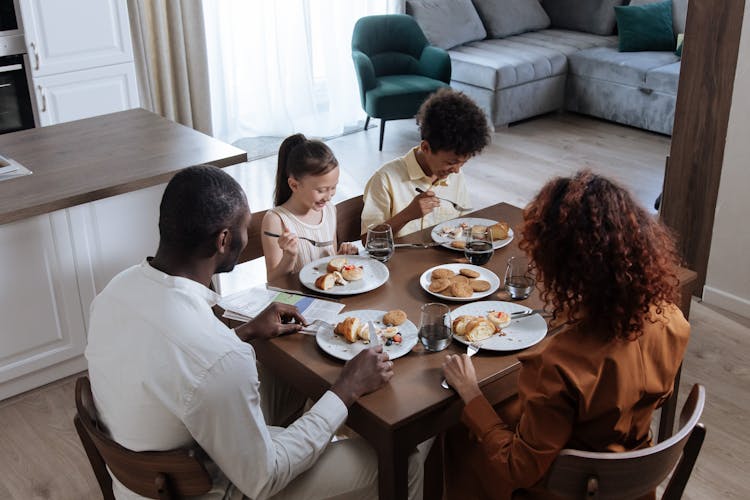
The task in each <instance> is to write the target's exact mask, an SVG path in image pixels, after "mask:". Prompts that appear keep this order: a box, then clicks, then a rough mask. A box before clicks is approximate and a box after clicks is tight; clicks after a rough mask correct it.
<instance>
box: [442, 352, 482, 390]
mask: <svg viewBox="0 0 750 500" xmlns="http://www.w3.org/2000/svg"><path fill="white" fill-rule="evenodd" d="M478 352H479V343H478V342H472V343H471V344H469V345H467V346H466V355H467V356H468V357H472V356H473V355H475V354H476V353H478ZM440 385H442V386H443V389H450V388H451V386H449V385H448V381H447V380H445V379H443V381H442V382H440Z"/></svg>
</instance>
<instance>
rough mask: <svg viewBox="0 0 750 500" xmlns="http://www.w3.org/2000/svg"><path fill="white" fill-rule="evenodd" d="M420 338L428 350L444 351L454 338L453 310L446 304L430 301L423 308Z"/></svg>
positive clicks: (420, 320)
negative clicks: (452, 332)
mask: <svg viewBox="0 0 750 500" xmlns="http://www.w3.org/2000/svg"><path fill="white" fill-rule="evenodd" d="M420 311H421V316H420V319H419V340H420V342H422V345H423V346H424V348H425V349H427V350H428V351H442V350H443V349H445V348H446V347H448V346H449V345H450V343H451V339H452V338H453V336H452V334H451V326H450V325H451V310H450V308H449V307H448V306H446V305H445V304H439V303H437V302H430V303H428V304H425V305H423V306H422V308H421V310H420Z"/></svg>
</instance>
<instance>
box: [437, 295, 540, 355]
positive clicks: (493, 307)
mask: <svg viewBox="0 0 750 500" xmlns="http://www.w3.org/2000/svg"><path fill="white" fill-rule="evenodd" d="M528 310H529V308H528V307H526V306H522V305H521V304H516V303H513V302H501V301H498V300H486V301H483V302H473V303H471V304H466V305H463V306H461V307H457V308H455V309H454V310H452V311H451V320H454V319H456V318H457V317H459V316H461V315H464V314H468V315H470V316H485V315H486V314H487V313H488V312H489V311H504V312H507V313H508V314H510V313H514V312H520V311H528ZM502 333H504V334H505V335H499V334H495V335H493V336H492V337H490V338H488V339H485V340H481V341H480V342H479V346H480V348H481V349H487V350H488V351H517V350H519V349H526V348H527V347H531V346H533V345H535V344H538V343H539V342H541V341H542V339H543V338H544V337H545V336H546V335H547V322H546V321H544V318H542V317H541V316H539V315H538V314H534V315H532V316H526V317H524V318H519V319H514V320H511V322H510V325H508V326H507V327H505V328H503V330H502ZM453 338H454V339H456V340H457V341H459V342H461V343H462V344H469V342H468V341H467V340H466V337H464V336H463V335H456V334H455V333H454V334H453Z"/></svg>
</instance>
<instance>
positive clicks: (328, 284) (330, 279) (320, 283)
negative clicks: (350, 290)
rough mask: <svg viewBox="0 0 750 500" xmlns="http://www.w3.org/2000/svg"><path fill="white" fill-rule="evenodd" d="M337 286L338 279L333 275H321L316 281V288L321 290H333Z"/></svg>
mask: <svg viewBox="0 0 750 500" xmlns="http://www.w3.org/2000/svg"><path fill="white" fill-rule="evenodd" d="M335 284H336V277H335V276H334V275H333V274H331V273H328V274H321V275H320V276H318V278H317V279H316V280H315V286H316V287H318V288H320V289H321V290H328V289H330V288H333V287H334V285H335Z"/></svg>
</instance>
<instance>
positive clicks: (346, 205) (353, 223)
mask: <svg viewBox="0 0 750 500" xmlns="http://www.w3.org/2000/svg"><path fill="white" fill-rule="evenodd" d="M364 207H365V200H364V197H363V196H362V195H360V196H355V197H354V198H349V199H348V200H344V201H342V202H340V203H337V204H336V239H337V240H338V242H339V243H341V242H342V241H356V240H359V239H361V237H362V209H363V208H364Z"/></svg>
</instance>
